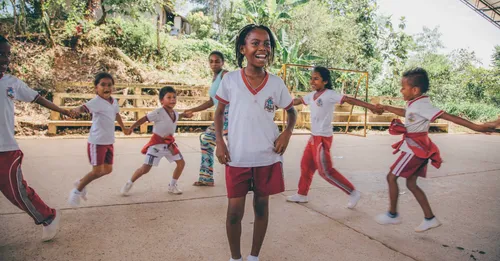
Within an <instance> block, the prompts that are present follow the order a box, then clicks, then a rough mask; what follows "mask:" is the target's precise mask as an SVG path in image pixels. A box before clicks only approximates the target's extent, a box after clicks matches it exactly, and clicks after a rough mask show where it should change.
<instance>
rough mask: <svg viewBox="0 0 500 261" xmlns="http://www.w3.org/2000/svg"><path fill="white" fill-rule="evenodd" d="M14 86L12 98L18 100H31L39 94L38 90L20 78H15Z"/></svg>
mask: <svg viewBox="0 0 500 261" xmlns="http://www.w3.org/2000/svg"><path fill="white" fill-rule="evenodd" d="M14 86H15V87H14V88H15V89H14V98H15V99H16V100H18V101H24V102H32V101H35V100H36V99H37V98H38V96H39V94H38V92H36V91H35V90H33V89H31V88H30V87H28V85H26V83H24V82H23V81H21V80H17V83H16V85H14Z"/></svg>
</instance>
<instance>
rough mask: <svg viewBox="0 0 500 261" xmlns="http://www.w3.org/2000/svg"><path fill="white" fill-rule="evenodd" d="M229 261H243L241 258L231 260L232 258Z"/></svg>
mask: <svg viewBox="0 0 500 261" xmlns="http://www.w3.org/2000/svg"><path fill="white" fill-rule="evenodd" d="M229 261H243V257H242V258H240V259H233V258H230V259H229Z"/></svg>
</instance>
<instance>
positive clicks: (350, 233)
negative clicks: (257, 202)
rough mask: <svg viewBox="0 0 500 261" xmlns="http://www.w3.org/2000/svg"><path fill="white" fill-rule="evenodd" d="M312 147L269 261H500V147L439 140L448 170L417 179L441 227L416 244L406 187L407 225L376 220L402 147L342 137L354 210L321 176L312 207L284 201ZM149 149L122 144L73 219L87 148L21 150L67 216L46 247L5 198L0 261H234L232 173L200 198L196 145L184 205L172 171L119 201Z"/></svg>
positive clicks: (387, 140)
mask: <svg viewBox="0 0 500 261" xmlns="http://www.w3.org/2000/svg"><path fill="white" fill-rule="evenodd" d="M307 139H308V136H304V135H300V136H294V137H293V138H292V140H291V143H290V146H289V148H288V150H287V153H286V154H285V164H284V166H285V182H286V191H285V192H284V193H282V194H278V195H274V196H272V197H271V211H270V223H269V229H268V232H267V236H266V240H265V242H264V246H263V248H262V251H261V256H260V258H261V259H260V260H262V261H271V260H272V261H281V260H290V261H301V260H325V261H331V260H370V261H372V260H373V261H374V260H384V261H387V260H394V261H400V260H401V261H406V260H426V261H435V260H481V261H482V260H491V261H493V260H500V243H499V242H500V218H499V217H500V189H499V188H500V136H487V135H447V134H436V135H432V139H433V140H434V141H435V143H436V144H438V146H439V147H440V149H441V152H442V157H443V159H444V160H445V162H444V163H443V166H442V167H441V169H439V170H436V169H434V168H433V167H429V170H430V171H429V174H428V178H427V179H421V180H419V184H420V186H421V187H422V188H423V189H424V191H425V192H426V193H427V196H428V198H429V199H430V202H431V206H432V207H433V210H434V212H435V213H436V216H437V217H438V218H439V219H440V220H441V222H442V223H443V226H441V227H439V228H437V229H433V230H430V231H427V232H425V233H415V232H414V230H413V229H414V227H416V226H417V225H418V224H419V223H420V222H421V220H422V219H423V214H422V211H421V209H420V207H419V205H418V203H417V202H416V200H415V199H414V198H413V196H412V194H411V193H410V192H409V191H408V190H407V189H406V187H405V185H404V180H402V179H401V180H400V189H401V191H400V194H401V195H400V204H399V206H400V209H399V212H400V214H401V215H402V217H403V223H402V224H400V225H392V226H381V225H378V224H376V223H375V221H374V220H373V217H374V216H375V215H377V214H379V213H383V212H384V211H386V210H387V205H388V194H387V185H386V182H385V176H386V173H387V171H388V168H389V166H390V165H391V164H392V162H393V161H394V160H395V159H396V155H393V154H392V149H391V147H390V144H392V143H393V142H395V141H397V140H398V139H399V137H394V136H389V135H370V136H368V137H367V138H361V137H355V136H348V135H336V136H335V141H334V146H333V148H332V155H333V157H334V163H335V166H336V168H337V169H338V170H339V171H341V172H342V173H344V174H345V176H346V177H347V178H348V179H350V180H351V182H352V183H353V184H355V185H356V186H357V188H358V190H360V191H361V192H362V199H361V201H360V202H359V204H358V206H357V207H356V209H355V210H348V209H346V208H345V206H346V203H347V200H348V197H347V196H346V195H345V194H344V193H343V192H342V191H340V190H339V189H337V188H335V187H332V186H330V185H329V184H328V183H327V182H326V181H324V180H322V179H321V178H320V177H319V176H316V177H315V179H314V181H313V184H312V187H311V191H310V193H309V200H310V201H309V203H307V204H295V203H287V202H285V197H286V196H287V195H291V194H293V193H295V191H296V187H297V183H298V180H299V176H300V169H299V163H300V158H301V155H302V151H303V148H304V146H305V144H306V142H307ZM146 140H147V139H146V138H136V139H118V140H117V142H116V144H115V165H114V172H113V173H112V174H111V175H109V176H107V177H104V178H102V179H100V180H97V181H96V182H94V183H92V184H90V185H89V186H88V190H89V192H88V193H89V194H88V197H89V199H88V201H87V202H83V204H82V206H81V207H79V208H76V209H72V208H69V206H68V204H67V202H66V201H67V197H68V194H69V191H70V190H71V189H72V184H73V182H74V181H75V180H76V179H78V178H81V177H82V176H83V175H84V174H85V173H86V172H88V171H89V169H90V166H89V164H88V160H87V155H86V140H85V139H54V138H52V139H33V140H20V145H21V147H22V149H23V151H24V153H25V158H24V163H23V171H24V175H25V178H26V180H27V181H28V183H29V184H30V186H32V187H33V188H35V189H36V191H37V192H38V194H40V196H41V197H42V198H43V199H44V200H45V201H46V202H47V203H48V204H49V205H50V206H52V207H55V208H60V209H62V226H61V230H60V232H59V234H58V235H57V237H56V238H55V239H54V240H53V241H52V242H48V243H42V242H40V237H41V227H39V226H35V225H34V224H33V221H32V220H31V218H30V217H29V216H28V215H27V214H25V213H23V212H21V211H20V210H19V209H17V208H15V207H14V206H12V205H11V204H10V202H8V201H7V200H6V199H5V197H3V196H0V224H1V225H0V260H180V261H184V260H186V261H188V260H214V261H215V260H216V261H227V260H229V247H228V244H227V239H226V234H225V214H226V208H227V203H226V202H227V199H226V196H225V194H226V190H225V182H224V175H223V170H224V169H223V167H222V166H221V165H219V164H216V166H215V171H216V174H215V179H216V186H215V187H213V188H200V187H193V186H191V184H192V183H193V182H194V181H195V180H196V179H197V175H198V174H197V173H198V165H199V160H200V152H199V143H198V138H197V137H192V136H191V137H178V138H177V142H178V144H179V146H180V149H181V151H182V153H183V155H184V157H185V159H186V162H187V166H186V169H185V171H184V173H183V175H182V177H181V179H180V181H179V185H180V187H181V189H183V191H184V194H182V195H180V196H174V195H169V194H168V193H167V192H166V190H167V185H168V182H169V180H170V176H171V172H172V170H173V168H174V165H173V164H169V163H168V162H167V161H165V160H164V161H162V162H161V163H160V166H159V167H158V168H154V169H153V170H152V171H151V173H150V174H148V175H147V176H144V177H143V178H142V179H140V180H139V181H138V182H136V184H135V185H134V187H133V189H132V191H131V192H132V193H131V195H130V196H128V197H121V196H120V195H119V190H120V188H121V187H122V185H123V184H124V183H125V182H126V181H127V180H128V179H129V177H130V176H131V175H132V173H133V171H134V170H135V169H136V168H137V167H139V166H140V165H141V164H142V161H143V155H141V154H140V152H139V151H140V149H141V148H142V146H143V145H144V144H145V142H146ZM251 197H252V195H248V200H247V209H246V215H245V218H244V220H243V234H242V251H243V253H242V254H243V256H246V255H248V254H249V251H250V247H251V238H252V222H253V210H252V209H251V206H250V204H249V203H250V202H251Z"/></svg>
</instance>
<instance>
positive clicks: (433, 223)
mask: <svg viewBox="0 0 500 261" xmlns="http://www.w3.org/2000/svg"><path fill="white" fill-rule="evenodd" d="M439 226H441V222H439V220H438V219H437V218H436V217H434V218H433V219H431V220H427V219H425V218H424V221H422V223H420V225H419V226H418V227H416V228H415V232H424V231H426V230H429V229H431V228H435V227H439Z"/></svg>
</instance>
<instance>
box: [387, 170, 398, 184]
mask: <svg viewBox="0 0 500 261" xmlns="http://www.w3.org/2000/svg"><path fill="white" fill-rule="evenodd" d="M397 179H398V177H397V176H396V175H394V174H392V173H390V172H389V174H387V182H389V183H393V182H396V180H397Z"/></svg>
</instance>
